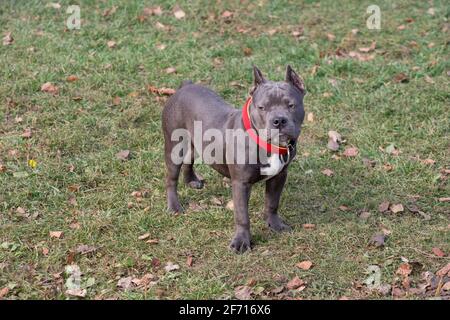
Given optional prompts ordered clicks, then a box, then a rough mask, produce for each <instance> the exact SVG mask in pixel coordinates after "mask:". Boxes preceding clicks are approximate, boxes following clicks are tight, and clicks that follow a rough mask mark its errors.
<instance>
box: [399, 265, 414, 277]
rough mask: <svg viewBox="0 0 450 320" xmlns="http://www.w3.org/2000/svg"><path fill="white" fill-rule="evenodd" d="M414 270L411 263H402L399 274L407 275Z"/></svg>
mask: <svg viewBox="0 0 450 320" xmlns="http://www.w3.org/2000/svg"><path fill="white" fill-rule="evenodd" d="M411 272H412V268H411V265H410V264H409V263H407V262H406V263H402V264H401V265H400V266H399V267H398V269H397V272H396V273H397V274H399V275H401V276H403V277H407V276H409V275H410V274H411Z"/></svg>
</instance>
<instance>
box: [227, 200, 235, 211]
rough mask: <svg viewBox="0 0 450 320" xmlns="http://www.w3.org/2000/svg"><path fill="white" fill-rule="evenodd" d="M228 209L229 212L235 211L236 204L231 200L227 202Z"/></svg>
mask: <svg viewBox="0 0 450 320" xmlns="http://www.w3.org/2000/svg"><path fill="white" fill-rule="evenodd" d="M226 208H227V209H228V210H231V211H233V210H234V203H233V200H230V201H228V202H227V205H226Z"/></svg>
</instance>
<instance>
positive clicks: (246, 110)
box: [242, 97, 288, 155]
mask: <svg viewBox="0 0 450 320" xmlns="http://www.w3.org/2000/svg"><path fill="white" fill-rule="evenodd" d="M251 102H252V97H249V98H248V99H247V102H246V103H245V104H244V107H243V108H242V121H243V122H244V128H245V130H246V131H247V133H248V135H249V136H250V138H252V140H253V141H255V142H256V144H257V145H258V146H260V147H261V148H263V149H265V150H266V151H267V152H268V153H277V154H282V155H284V154H286V153H288V149H287V148H285V147H279V146H276V145H274V144H270V143H268V142H267V141H266V140H264V139H263V138H261V137H259V136H258V134H257V133H256V131H255V129H253V128H252V122H251V120H250V104H251Z"/></svg>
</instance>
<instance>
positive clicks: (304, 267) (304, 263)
mask: <svg viewBox="0 0 450 320" xmlns="http://www.w3.org/2000/svg"><path fill="white" fill-rule="evenodd" d="M312 265H313V263H312V262H311V261H309V260H306V261H302V262H299V263H297V264H296V265H295V266H296V267H297V268H300V269H302V270H309V269H311V267H312Z"/></svg>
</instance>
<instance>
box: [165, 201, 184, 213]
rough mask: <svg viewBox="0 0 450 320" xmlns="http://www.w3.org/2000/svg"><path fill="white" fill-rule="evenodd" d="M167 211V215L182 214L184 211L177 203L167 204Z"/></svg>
mask: <svg viewBox="0 0 450 320" xmlns="http://www.w3.org/2000/svg"><path fill="white" fill-rule="evenodd" d="M167 210H168V211H169V213H173V214H175V213H182V212H183V211H184V209H183V207H182V206H181V205H180V204H179V203H174V204H169V206H168V208H167Z"/></svg>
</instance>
